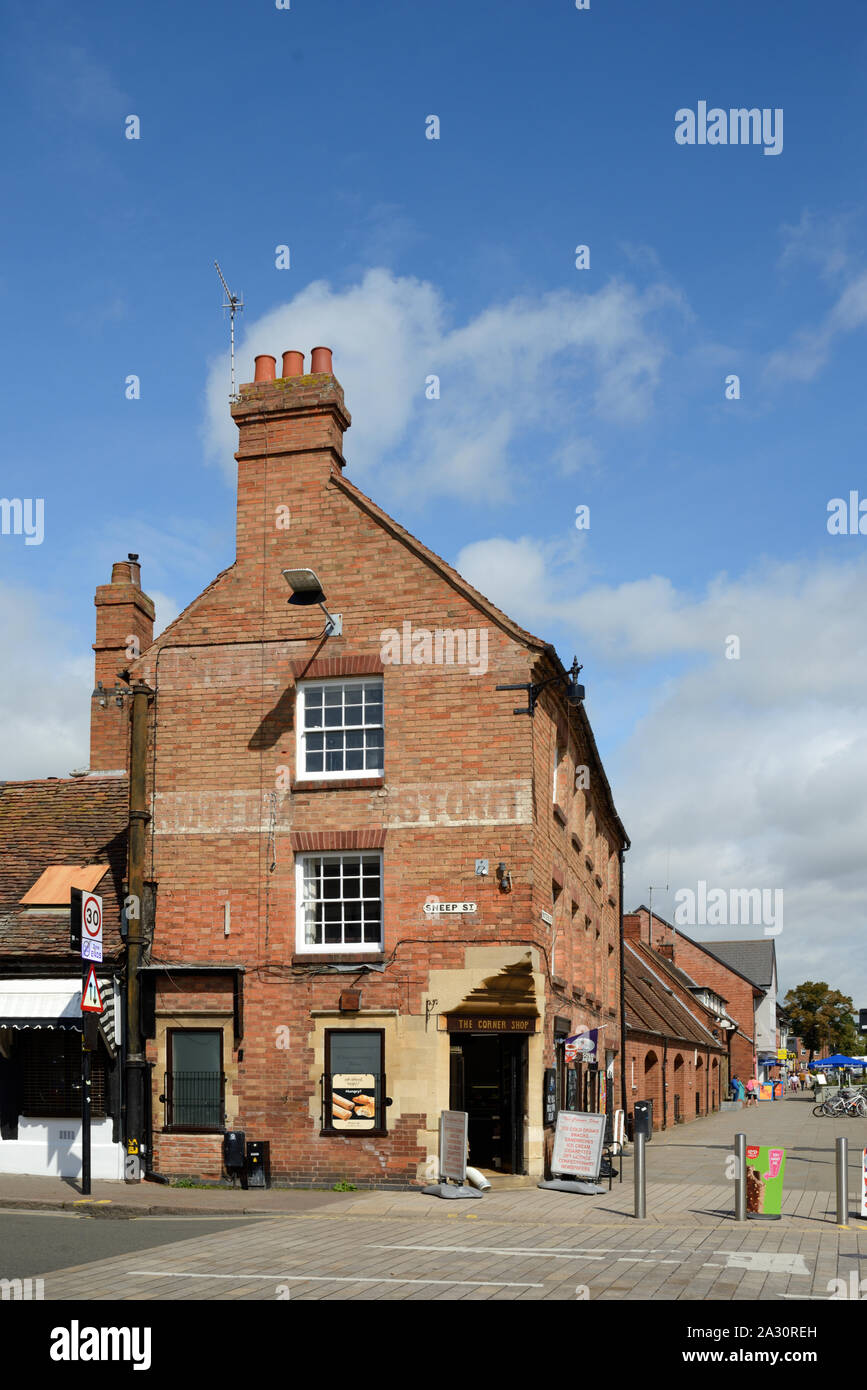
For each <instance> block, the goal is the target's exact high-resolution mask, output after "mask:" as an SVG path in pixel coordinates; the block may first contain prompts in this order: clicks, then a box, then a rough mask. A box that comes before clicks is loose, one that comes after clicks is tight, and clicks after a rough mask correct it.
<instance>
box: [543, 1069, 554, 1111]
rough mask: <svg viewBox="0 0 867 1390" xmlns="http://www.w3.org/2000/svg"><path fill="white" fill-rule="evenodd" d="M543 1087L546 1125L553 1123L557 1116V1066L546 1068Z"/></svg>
mask: <svg viewBox="0 0 867 1390" xmlns="http://www.w3.org/2000/svg"><path fill="white" fill-rule="evenodd" d="M543 1087H544V1094H543V1097H542V1101H543V1104H544V1108H545V1112H544V1120H543V1122H544V1123H545V1124H546V1125H552V1124H553V1123H554V1121H555V1120H556V1118H557V1070H556V1068H555V1067H546V1068H545V1079H544V1083H543Z"/></svg>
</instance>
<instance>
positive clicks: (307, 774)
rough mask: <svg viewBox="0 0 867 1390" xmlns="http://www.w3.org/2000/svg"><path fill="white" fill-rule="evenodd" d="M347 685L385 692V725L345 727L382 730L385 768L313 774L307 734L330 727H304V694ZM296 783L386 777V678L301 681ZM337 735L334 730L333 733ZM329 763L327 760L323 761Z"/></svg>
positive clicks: (297, 698)
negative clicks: (308, 759)
mask: <svg viewBox="0 0 867 1390" xmlns="http://www.w3.org/2000/svg"><path fill="white" fill-rule="evenodd" d="M319 685H322V686H345V685H363V686H377V687H378V688H379V689H380V690H381V691H382V725H381V726H380V725H372V724H368V725H341V726H340V727H341V728H342V729H345V728H347V727H349V728H362V729H363V728H368V729H370V728H379V727H381V728H382V737H383V748H382V759H383V766H382V767H381V768H363V767H362V768H350V769H346V768H341V769H340V770H339V771H337V772H329V771H328V770H327V769H325V768H323V770H322V771H321V772H311V771H310V770H309V769H308V767H307V748H306V745H305V742H304V738H305V735H306V734H308V733H328V732H329V731H328V730H327V729H326V728H322V729H306V728H305V727H304V711H305V705H304V692H305V690H309V689H310V688H311V687H312V686H319ZM295 731H296V732H295V769H296V771H295V780H296V781H297V782H345V781H348V780H350V779H351V780H356V779H357V778H367V779H373V778H376V777H380V778H381V777H383V776H384V772H385V682H384V681H383V678H382V676H336V677H334V676H332V677H328V678H327V679H325V680H303V681H299V682H298V686H297V689H296V692H295ZM332 732H333V731H332ZM322 761H323V763H324V762H325V757H324V756H323V759H322Z"/></svg>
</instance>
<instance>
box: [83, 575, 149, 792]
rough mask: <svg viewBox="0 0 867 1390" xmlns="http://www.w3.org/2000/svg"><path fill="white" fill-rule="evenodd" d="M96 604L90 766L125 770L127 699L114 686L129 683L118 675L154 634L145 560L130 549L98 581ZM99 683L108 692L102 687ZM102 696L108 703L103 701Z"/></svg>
mask: <svg viewBox="0 0 867 1390" xmlns="http://www.w3.org/2000/svg"><path fill="white" fill-rule="evenodd" d="M93 601H94V604H95V605H96V641H95V642H94V644H93V650H94V652H95V653H96V655H95V658H94V694H93V696H92V697H91V702H90V770H91V772H115V771H119V770H121V769H123V770H124V771H126V769H127V766H128V763H129V705H130V701H129V699H128V698H127V699H126V700H121V703H120V704H118V702H117V701H118V696H117V695H116V694H115V691H116V689H117V688H118V687H120V689H121V690H127V689H128V687H127V686H126V685H125V684H124V682H122V681H120V680H119V678H118V672H119V671H123V670H125V669H126V668H127V667H128V666H129V664H130V662H131V661H133V660H135V657H136V656H137V655H139V654H140V653H141V652H143V651H146V649H147V648H148V647H149V646H150V645H151V643H152V641H153V640H154V605H153V600H152V599H150V598H148V596H147V594H145V593H142V588H141V566H140V565H139V563H138V556H137V555H129V556H128V557H127V559H126V560H119V561H117V563H116V564H114V565H112V567H111V583H110V584H100V585H99V586H98V588H97V590H96V596H95V598H94V600H93ZM100 684H101V685H102V688H103V690H104V691H105V694H104V695H102V694H100V693H99V687H100ZM103 702H104V703H103Z"/></svg>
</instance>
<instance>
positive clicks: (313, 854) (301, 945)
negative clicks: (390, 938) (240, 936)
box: [295, 849, 385, 955]
mask: <svg viewBox="0 0 867 1390" xmlns="http://www.w3.org/2000/svg"><path fill="white" fill-rule="evenodd" d="M365 858H367V859H376V860H377V861H378V863H379V940H378V941H322V942H316V941H308V940H307V923H306V919H305V912H304V903H305V898H304V871H305V866H306V865H307V864H308V863H309V862H310V861H311V860H312V859H328V860H332V861H334V860H343V859H365ZM362 877H363V874H362ZM343 901H346V899H344V900H343ZM384 939H385V882H384V877H383V862H382V851H381V850H375V849H343V850H339V849H338V850H320V851H310V852H309V853H306V854H298V855H296V856H295V949H296V950H297V951H298V953H299V954H301V953H303V954H305V955H309V954H322V955H331V954H338V953H339V954H348V953H351V954H352V955H362V954H364V955H369V954H371V953H374V954H379V953H381V951H382V949H383V942H384Z"/></svg>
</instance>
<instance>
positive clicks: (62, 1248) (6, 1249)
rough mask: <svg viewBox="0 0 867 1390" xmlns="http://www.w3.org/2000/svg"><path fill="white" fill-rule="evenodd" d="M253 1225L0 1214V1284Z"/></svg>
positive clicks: (227, 1220)
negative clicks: (0, 1281) (1, 1280)
mask: <svg viewBox="0 0 867 1390" xmlns="http://www.w3.org/2000/svg"><path fill="white" fill-rule="evenodd" d="M260 1219H261V1218H260ZM266 1219H267V1218H266ZM255 1221H256V1218H255V1217H249V1216H244V1217H224V1218H222V1219H218V1218H214V1217H206V1216H143V1217H132V1218H129V1219H127V1220H115V1221H100V1220H94V1219H93V1218H92V1217H90V1216H78V1215H76V1214H74V1213H72V1212H47V1211H32V1212H19V1211H0V1279H30V1278H33V1277H34V1276H36V1275H40V1274H45V1273H46V1272H47V1271H48V1270H50V1269H58V1268H63V1267H66V1266H68V1265H80V1264H89V1263H90V1262H91V1261H96V1260H105V1259H110V1258H111V1257H112V1256H114V1255H125V1254H128V1253H130V1252H132V1251H136V1250H150V1249H152V1248H153V1247H154V1246H163V1245H171V1244H173V1243H174V1242H175V1241H179V1240H189V1239H190V1238H191V1237H193V1236H205V1235H216V1234H218V1233H220V1232H227V1231H232V1230H237V1228H238V1226H240V1225H244V1224H247V1225H249V1224H251V1223H254V1222H255Z"/></svg>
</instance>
